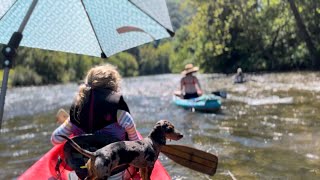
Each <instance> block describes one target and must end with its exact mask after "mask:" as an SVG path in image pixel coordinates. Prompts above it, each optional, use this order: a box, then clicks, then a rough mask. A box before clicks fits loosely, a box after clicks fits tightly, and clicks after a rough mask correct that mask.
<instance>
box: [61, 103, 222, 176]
mask: <svg viewBox="0 0 320 180" xmlns="http://www.w3.org/2000/svg"><path fill="white" fill-rule="evenodd" d="M68 117H69V114H68V113H67V112H66V111H65V110H64V109H60V110H59V111H58V113H57V115H56V118H57V119H64V120H66V118H68ZM161 152H162V153H163V154H164V155H166V156H167V157H169V158H170V159H171V160H173V161H174V162H176V163H178V164H180V165H182V166H185V167H187V168H190V169H193V170H195V171H198V172H201V173H205V174H208V175H211V176H212V175H214V174H215V173H216V170H217V166H218V157H217V156H215V155H213V154H210V153H207V152H204V151H201V150H199V149H195V148H192V147H188V146H183V145H174V144H168V145H165V146H163V147H162V148H161Z"/></svg>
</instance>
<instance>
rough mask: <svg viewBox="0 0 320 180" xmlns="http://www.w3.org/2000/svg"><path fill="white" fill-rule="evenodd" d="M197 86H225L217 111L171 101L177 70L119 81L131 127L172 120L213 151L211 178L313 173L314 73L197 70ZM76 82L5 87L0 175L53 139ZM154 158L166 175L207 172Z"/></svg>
mask: <svg viewBox="0 0 320 180" xmlns="http://www.w3.org/2000/svg"><path fill="white" fill-rule="evenodd" d="M198 76H199V79H200V82H201V85H202V87H203V89H204V90H205V91H206V92H207V93H210V92H212V91H216V90H224V91H226V92H227V93H228V98H227V99H225V100H223V101H222V103H223V104H222V105H223V106H222V110H221V112H219V113H218V114H210V113H199V112H191V111H188V110H185V109H181V108H179V107H176V106H175V105H174V104H173V103H172V102H171V100H172V92H173V91H174V90H176V89H177V88H178V84H179V78H180V75H159V76H146V77H137V78H127V79H125V80H124V82H123V84H122V91H123V94H124V95H125V99H126V100H127V102H128V104H129V106H130V110H131V112H132V115H133V117H134V119H135V122H136V124H137V127H138V130H139V131H140V132H141V134H142V135H143V136H146V135H147V134H148V133H149V131H150V130H151V128H152V127H153V125H154V123H155V122H156V121H158V120H159V119H169V120H171V121H172V122H173V123H174V124H175V126H176V128H177V129H179V130H180V131H182V132H183V133H184V134H185V136H184V138H183V139H182V140H181V141H179V142H173V141H172V142H169V143H178V144H187V145H190V146H193V147H196V148H198V149H201V150H204V151H207V152H210V153H213V154H216V155H218V157H219V165H218V170H217V174H216V175H215V176H214V179H232V177H231V176H232V175H233V176H234V178H237V179H319V178H320V166H319V164H320V140H319V139H320V131H319V129H320V112H319V110H318V107H320V93H319V92H320V73H283V74H282V73H280V74H264V75H250V76H248V79H249V81H248V82H246V83H245V84H233V83H232V82H233V80H232V77H231V76H225V75H219V74H205V75H198ZM76 91H77V85H76V84H68V85H57V86H45V87H28V88H17V89H9V90H8V92H7V93H8V95H7V97H6V107H5V121H4V124H3V129H2V130H1V137H0V141H1V142H2V143H1V144H0V162H1V164H0V167H1V168H0V174H1V175H2V179H14V178H16V177H17V176H19V175H20V174H21V173H22V172H24V171H25V170H26V169H27V168H28V167H29V166H30V165H32V164H33V163H34V162H35V161H36V160H37V159H39V157H41V155H43V154H44V153H45V152H46V151H48V150H49V149H50V148H51V147H52V146H51V144H50V142H49V137H50V134H51V132H52V130H53V129H54V128H56V127H57V124H56V123H55V120H54V115H55V113H56V111H57V109H58V108H61V107H65V108H68V106H69V105H70V103H71V101H72V98H73V96H74V94H75V92H76ZM160 159H161V161H162V163H163V164H164V166H165V167H166V169H167V170H168V172H169V174H170V175H171V176H172V179H175V180H180V179H181V180H182V179H212V178H213V177H209V176H207V175H204V174H200V173H198V172H195V171H191V170H189V169H186V168H184V167H182V166H180V165H178V164H175V163H173V162H172V161H170V160H168V158H167V157H165V156H163V155H162V156H160Z"/></svg>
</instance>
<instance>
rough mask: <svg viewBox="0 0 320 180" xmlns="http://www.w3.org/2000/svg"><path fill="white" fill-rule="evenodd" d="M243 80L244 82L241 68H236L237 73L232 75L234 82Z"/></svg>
mask: <svg viewBox="0 0 320 180" xmlns="http://www.w3.org/2000/svg"><path fill="white" fill-rule="evenodd" d="M244 82H245V78H244V74H243V73H242V69H241V68H238V69H237V74H236V75H235V77H234V83H244Z"/></svg>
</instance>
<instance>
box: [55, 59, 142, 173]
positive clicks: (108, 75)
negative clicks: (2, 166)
mask: <svg viewBox="0 0 320 180" xmlns="http://www.w3.org/2000/svg"><path fill="white" fill-rule="evenodd" d="M120 81H121V76H120V74H119V73H118V71H117V70H116V68H115V67H114V66H112V65H101V66H97V67H93V68H91V69H90V70H89V71H88V73H87V76H86V78H85V81H84V83H85V84H81V85H80V86H79V91H78V93H77V95H76V97H75V100H74V102H73V103H72V105H71V108H70V113H69V114H70V117H69V118H68V119H67V120H66V121H65V122H64V123H63V124H61V125H60V126H59V127H58V128H57V129H56V130H54V132H53V134H52V136H51V142H52V143H53V144H54V145H56V144H61V143H63V142H65V139H64V138H62V137H60V136H58V135H65V136H71V135H74V136H76V135H81V134H108V135H110V136H112V137H115V138H117V139H119V140H126V137H128V139H129V140H132V141H133V140H139V139H140V138H138V134H137V130H136V126H135V123H134V121H133V119H132V117H131V115H130V111H129V108H128V106H127V104H126V102H125V101H124V99H123V96H122V95H121V93H120ZM76 173H77V175H78V177H79V178H85V176H86V175H87V174H86V169H78V170H76ZM123 176H124V171H123V172H120V173H118V174H115V175H114V176H112V179H113V178H114V179H123Z"/></svg>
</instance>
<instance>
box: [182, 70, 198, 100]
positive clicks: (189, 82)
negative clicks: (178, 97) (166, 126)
mask: <svg viewBox="0 0 320 180" xmlns="http://www.w3.org/2000/svg"><path fill="white" fill-rule="evenodd" d="M198 70H199V68H198V67H194V66H193V64H187V65H185V68H184V70H183V71H182V72H181V73H182V74H183V75H185V76H184V77H183V78H182V79H181V81H180V84H181V85H180V91H181V92H182V94H183V97H184V99H191V98H197V97H199V96H201V95H202V90H201V86H200V83H199V80H198V78H197V77H196V76H194V75H193V73H194V72H197V71H198Z"/></svg>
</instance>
